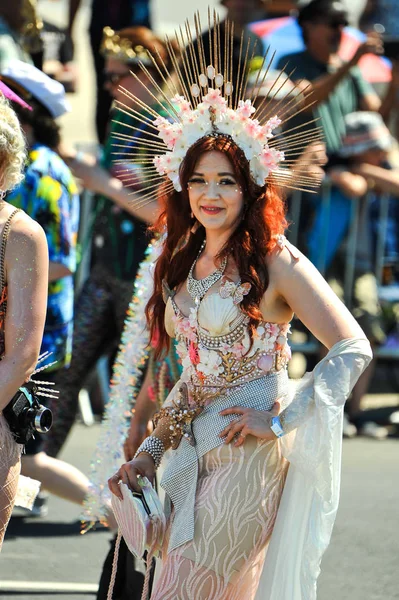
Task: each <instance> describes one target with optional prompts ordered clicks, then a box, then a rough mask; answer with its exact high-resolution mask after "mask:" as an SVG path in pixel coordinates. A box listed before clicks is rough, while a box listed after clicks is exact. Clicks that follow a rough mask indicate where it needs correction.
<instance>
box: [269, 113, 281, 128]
mask: <svg viewBox="0 0 399 600" xmlns="http://www.w3.org/2000/svg"><path fill="white" fill-rule="evenodd" d="M280 125H281V119H279V118H278V117H277V115H276V116H275V117H272V118H271V119H269V120H268V121H267V123H266V127H269V130H270V131H271V132H272V131H273V130H274V129H277V127H279V126H280Z"/></svg>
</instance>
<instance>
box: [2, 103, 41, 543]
mask: <svg viewBox="0 0 399 600" xmlns="http://www.w3.org/2000/svg"><path fill="white" fill-rule="evenodd" d="M24 160H25V141H24V137H23V134H22V132H21V129H20V126H19V122H18V119H17V117H16V115H15V113H14V111H13V110H12V109H11V108H10V106H9V104H8V102H7V100H6V99H5V98H4V96H3V95H2V94H1V93H0V381H1V387H0V549H1V547H2V544H3V539H4V534H5V531H6V528H7V525H8V521H9V520H10V516H11V512H12V509H13V506H14V503H15V500H16V496H17V488H18V480H19V472H20V466H21V465H20V461H21V458H20V457H21V450H22V446H20V445H19V444H17V443H16V442H15V441H14V439H13V437H12V435H11V433H10V430H9V428H8V425H7V423H6V421H5V419H4V417H3V415H2V411H3V409H4V408H5V407H6V406H7V404H8V403H9V402H10V400H11V398H12V397H13V396H14V394H15V393H16V391H17V390H18V388H19V387H20V386H21V385H22V384H23V383H24V382H25V381H26V380H27V379H28V378H29V376H30V375H31V374H32V373H33V371H34V368H35V366H36V362H37V359H38V355H39V350H40V344H41V341H42V334H43V327H44V320H45V316H46V304H47V279H48V250H47V243H46V238H45V235H44V232H43V230H42V229H41V227H40V226H39V225H38V224H37V223H35V221H33V220H32V219H30V218H29V217H28V216H27V215H26V214H25V213H24V212H22V211H18V210H15V209H14V207H13V206H11V205H10V204H9V203H8V202H6V201H5V200H4V197H5V194H6V192H7V191H8V190H10V189H11V188H13V187H14V186H15V185H17V184H18V183H19V182H20V181H21V179H22V170H23V166H24Z"/></svg>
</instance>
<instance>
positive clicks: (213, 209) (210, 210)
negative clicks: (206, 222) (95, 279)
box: [200, 206, 224, 215]
mask: <svg viewBox="0 0 399 600" xmlns="http://www.w3.org/2000/svg"><path fill="white" fill-rule="evenodd" d="M200 209H201V210H202V211H203V212H204V213H205V214H207V215H218V214H219V213H221V212H222V211H223V210H224V208H221V207H220V206H200Z"/></svg>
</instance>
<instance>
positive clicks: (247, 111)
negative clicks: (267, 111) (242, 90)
mask: <svg viewBox="0 0 399 600" xmlns="http://www.w3.org/2000/svg"><path fill="white" fill-rule="evenodd" d="M255 110H256V109H255V107H254V106H252V103H251V100H245V102H244V100H240V101H239V103H238V108H237V111H236V112H237V113H238V114H239V115H242V116H243V117H247V118H248V117H250V116H251V115H252V113H254V112H255Z"/></svg>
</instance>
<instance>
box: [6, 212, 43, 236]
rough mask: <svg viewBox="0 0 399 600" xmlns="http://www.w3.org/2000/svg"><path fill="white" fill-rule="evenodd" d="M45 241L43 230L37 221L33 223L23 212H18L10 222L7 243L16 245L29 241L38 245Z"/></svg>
mask: <svg viewBox="0 0 399 600" xmlns="http://www.w3.org/2000/svg"><path fill="white" fill-rule="evenodd" d="M43 240H44V241H45V240H46V235H45V233H44V231H43V228H42V227H41V226H40V225H39V223H38V222H37V221H34V219H32V218H31V217H30V216H29V215H27V214H26V213H25V212H24V211H23V210H20V211H19V212H18V213H17V214H16V215H15V216H14V217H13V220H12V222H11V228H10V234H9V242H10V244H13V243H14V244H16V243H18V242H19V243H20V242H24V241H25V242H28V241H31V243H33V244H35V243H36V244H40V243H41V242H42V241H43Z"/></svg>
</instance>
